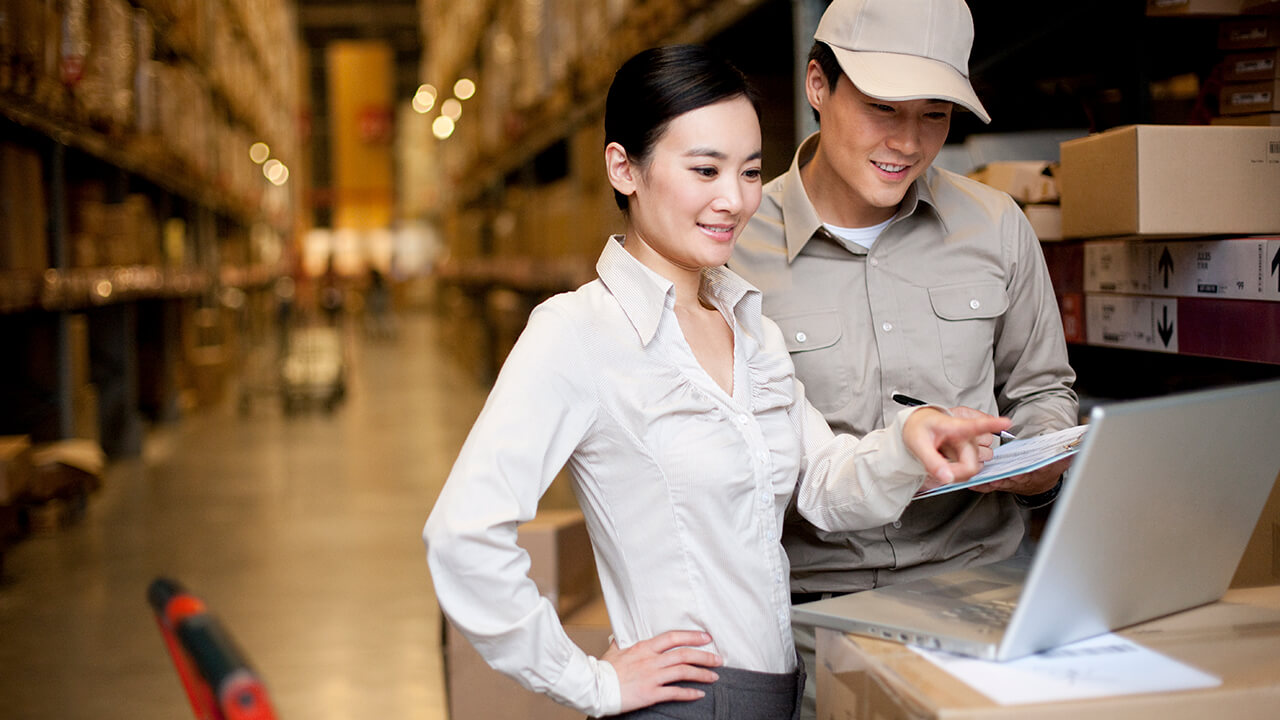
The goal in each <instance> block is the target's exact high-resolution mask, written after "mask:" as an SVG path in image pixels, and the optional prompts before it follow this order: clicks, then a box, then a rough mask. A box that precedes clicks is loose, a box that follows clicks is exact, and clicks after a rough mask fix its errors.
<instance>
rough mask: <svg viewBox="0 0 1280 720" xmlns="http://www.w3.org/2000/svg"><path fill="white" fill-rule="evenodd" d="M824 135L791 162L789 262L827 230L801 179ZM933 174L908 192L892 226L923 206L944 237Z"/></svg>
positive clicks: (785, 198)
mask: <svg viewBox="0 0 1280 720" xmlns="http://www.w3.org/2000/svg"><path fill="white" fill-rule="evenodd" d="M820 135H821V133H813V134H812V135H810V136H809V137H807V138H805V139H804V140H803V141H802V142H801V143H800V147H799V148H797V149H796V154H795V157H794V158H792V160H791V168H790V169H788V170H787V180H786V182H785V183H784V184H783V187H782V217H783V225H784V228H785V230H784V232H785V233H786V243H787V262H791V261H792V260H795V258H796V256H797V255H799V254H800V251H801V250H803V249H804V246H805V245H807V244H808V243H809V241H810V240H811V239H813V236H814V235H815V234H816V233H818V231H820V230H822V229H823V228H822V219H821V218H819V217H818V211H817V210H816V209H814V207H813V202H812V201H811V200H809V195H808V193H806V192H805V189H804V180H803V179H802V178H801V177H800V168H802V167H804V166H805V165H807V164H808V163H809V161H810V160H812V159H813V156H814V154H815V153H816V152H817V150H818V138H819V137H820ZM933 172H934V169H933V168H929V170H928V171H927V172H926V173H925V174H924V175H921V176H920V177H918V178H916V181H915V182H913V183H912V184H911V187H910V188H907V194H906V195H905V196H903V198H902V205H901V206H900V207H899V208H898V213H897V215H896V216H895V217H894V219H893V222H892V223H890V224H891V225H892V224H895V223H897V222H898V221H900V220H901V219H902V218H906V217H910V216H911V215H914V214H915V213H916V211H917V210H918V209H920V207H921V204H922V203H923V205H924V207H927V208H930V209H931V210H932V214H933V217H934V218H936V219H937V220H938V222H939V223H941V224H942V226H943V233H944V234H945V233H946V223H945V222H944V221H943V219H942V215H941V214H940V213H938V212H937V204H936V203H935V202H934V199H933V192H932V191H931V190H930V189H929V183H928V182H926V180H927V179H928V177H929V175H930V173H933ZM824 232H825V231H824Z"/></svg>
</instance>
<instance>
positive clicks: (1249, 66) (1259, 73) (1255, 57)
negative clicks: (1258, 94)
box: [1222, 48, 1280, 83]
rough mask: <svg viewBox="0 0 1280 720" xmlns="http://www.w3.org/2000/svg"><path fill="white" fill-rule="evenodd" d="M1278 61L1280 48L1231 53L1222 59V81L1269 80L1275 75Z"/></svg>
mask: <svg viewBox="0 0 1280 720" xmlns="http://www.w3.org/2000/svg"><path fill="white" fill-rule="evenodd" d="M1278 63H1280V48H1270V49H1268V50H1258V51H1255V52H1245V53H1232V54H1230V55H1228V56H1227V57H1225V58H1223V60H1222V81H1223V82H1227V83H1241V82H1257V81H1259V80H1271V79H1274V78H1275V77H1277V73H1276V66H1277V64H1278Z"/></svg>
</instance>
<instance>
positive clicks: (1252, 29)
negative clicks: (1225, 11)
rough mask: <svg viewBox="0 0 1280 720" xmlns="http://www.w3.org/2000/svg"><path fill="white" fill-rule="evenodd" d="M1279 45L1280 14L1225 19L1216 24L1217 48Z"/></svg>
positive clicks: (1251, 48)
mask: <svg viewBox="0 0 1280 720" xmlns="http://www.w3.org/2000/svg"><path fill="white" fill-rule="evenodd" d="M1273 47H1280V16H1275V15H1259V16H1256V17H1248V18H1241V19H1239V20H1227V21H1225V22H1223V23H1222V24H1221V25H1219V26H1218V49H1219V50H1254V49H1258V48H1273Z"/></svg>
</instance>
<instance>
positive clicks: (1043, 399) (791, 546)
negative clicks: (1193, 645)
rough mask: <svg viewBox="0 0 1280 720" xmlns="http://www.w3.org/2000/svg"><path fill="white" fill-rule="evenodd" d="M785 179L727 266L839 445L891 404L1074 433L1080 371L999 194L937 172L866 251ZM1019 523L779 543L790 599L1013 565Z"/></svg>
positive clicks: (794, 168)
mask: <svg viewBox="0 0 1280 720" xmlns="http://www.w3.org/2000/svg"><path fill="white" fill-rule="evenodd" d="M817 142H818V135H817V134H814V135H812V136H810V137H809V138H807V139H806V140H805V141H804V142H803V143H802V144H801V146H800V148H799V150H798V151H797V152H796V156H795V159H794V160H793V162H792V165H791V168H790V170H788V171H787V172H786V173H785V174H783V175H782V176H780V177H778V178H776V179H775V180H773V181H771V182H770V183H769V184H768V185H766V186H765V188H764V200H763V202H762V203H761V206H760V209H759V211H757V213H756V215H755V216H754V217H753V218H752V220H751V222H750V223H749V224H748V226H747V228H746V229H745V230H744V231H743V234H742V236H741V238H740V239H739V240H738V246H737V250H736V251H735V253H734V256H733V259H732V260H731V261H730V267H731V268H732V269H733V270H734V271H736V272H737V273H739V274H740V275H741V276H742V277H744V278H746V279H747V281H749V282H751V283H752V284H753V285H755V286H756V287H757V288H759V289H760V290H761V291H762V292H763V294H764V312H765V314H766V315H767V316H768V317H770V318H771V319H773V320H774V322H776V323H777V324H778V326H779V327H780V328H781V329H782V332H783V336H784V338H785V340H786V343H787V349H788V350H789V351H790V353H791V357H792V360H793V361H794V363H795V367H796V375H797V377H798V378H799V379H800V380H801V381H802V382H803V383H804V384H805V387H806V389H807V395H808V397H809V400H810V401H811V402H812V403H813V405H814V406H816V407H817V408H818V409H819V410H821V411H822V413H823V415H824V416H825V417H826V419H827V422H829V423H830V424H831V427H832V429H833V430H835V431H836V432H847V433H853V434H855V435H863V434H866V433H868V432H871V431H872V430H875V429H877V428H881V427H884V426H885V425H886V424H888V423H891V422H892V421H893V418H894V417H895V416H896V414H897V412H898V410H900V406H899V405H898V404H897V403H895V402H894V401H893V400H892V399H890V398H891V396H892V395H893V394H894V393H898V392H901V393H905V394H907V395H910V396H913V397H916V398H919V399H922V400H925V401H927V402H931V403H937V404H939V405H944V406H948V407H951V406H956V405H965V406H968V407H972V408H977V409H979V410H982V411H984V412H988V413H993V414H995V413H999V414H1003V415H1007V416H1009V417H1011V418H1012V419H1013V427H1012V428H1011V431H1012V432H1013V433H1014V434H1016V435H1020V436H1032V435H1038V434H1041V433H1044V432H1048V431H1051V430H1057V429H1061V428H1065V427H1069V426H1071V425H1075V424H1076V422H1077V416H1078V412H1079V410H1078V400H1077V398H1076V395H1075V392H1074V391H1073V390H1072V389H1071V385H1072V383H1073V382H1074V381H1075V373H1074V372H1073V371H1072V369H1071V367H1070V365H1069V364H1068V361H1067V349H1066V341H1065V338H1064V336H1063V332H1062V321H1061V317H1060V316H1059V312H1058V305H1057V302H1056V300H1055V298H1054V294H1053V288H1052V285H1051V283H1050V280H1049V273H1048V269H1047V268H1046V266H1045V262H1044V255H1043V253H1042V251H1041V249H1040V244H1039V241H1038V240H1037V239H1036V236H1035V233H1034V232H1033V231H1032V229H1031V226H1030V224H1029V223H1028V222H1027V220H1026V217H1025V216H1024V215H1023V213H1022V211H1021V210H1020V209H1019V208H1018V206H1017V204H1016V203H1015V202H1014V201H1013V200H1012V198H1010V197H1009V196H1008V195H1007V194H1005V193H1003V192H1000V191H997V190H994V189H992V188H990V187H988V186H985V185H982V184H981V183H978V182H975V181H972V180H969V179H968V178H965V177H962V176H959V175H956V174H954V173H950V172H947V171H945V170H940V169H937V168H930V169H929V171H928V172H927V173H926V175H925V176H923V177H921V178H920V179H918V180H917V181H916V182H915V184H914V185H913V186H912V187H911V188H910V190H908V192H907V194H906V197H905V198H904V199H903V202H902V206H901V208H899V211H898V213H897V215H896V216H895V217H894V218H893V220H892V221H891V222H890V223H889V226H888V227H887V228H885V230H884V231H883V232H882V233H881V235H880V237H879V238H878V239H877V240H876V242H875V244H874V245H873V246H872V248H871V250H869V251H868V250H866V249H865V248H862V247H859V246H857V245H853V244H850V246H849V247H845V246H844V245H842V244H841V243H840V242H839V241H837V240H836V239H835V238H834V237H833V236H832V235H831V234H830V233H829V232H828V231H827V230H826V229H825V228H823V227H822V223H821V221H820V220H819V219H818V215H817V212H816V210H815V209H814V207H813V204H812V203H811V202H810V201H809V198H808V196H807V195H806V194H805V190H804V186H803V183H802V180H801V178H800V168H801V167H802V166H803V165H804V163H806V162H808V160H809V159H811V158H812V157H813V153H814V150H815V149H816V147H817ZM1025 515H1026V513H1025V511H1024V510H1023V509H1022V508H1021V507H1020V506H1019V505H1018V503H1017V502H1016V501H1015V498H1014V496H1013V495H1011V494H1009V493H1003V492H996V493H987V494H983V493H977V492H973V491H970V490H961V491H957V492H953V493H947V494H944V495H940V496H936V497H933V498H929V499H926V500H921V501H917V502H913V503H912V504H911V505H909V506H908V507H907V509H906V511H905V513H904V514H903V515H902V517H901V518H900V519H899V520H898V521H896V522H894V523H892V524H891V525H886V526H883V527H880V528H876V529H872V530H863V531H858V532H849V533H832V532H824V531H822V530H819V529H817V528H815V527H813V526H812V525H810V524H809V523H806V522H804V521H803V520H802V519H800V518H799V517H796V516H794V515H793V516H792V517H791V518H789V520H788V523H787V526H786V528H785V529H784V533H785V534H784V538H783V540H784V544H785V546H786V550H787V553H788V555H789V557H790V560H791V570H792V574H791V578H792V582H791V586H792V590H793V591H795V592H832V591H840V592H848V591H856V590H864V589H868V588H872V587H876V586H878V585H886V584H890V583H894V582H901V581H904V580H910V579H914V578H917V577H922V576H925V575H931V574H934V573H937V572H942V571H946V570H952V569H956V568H960V567H964V566H967V565H973V564H978V563H986V562H993V561H995V560H1000V559H1003V558H1006V557H1008V556H1010V555H1011V554H1013V552H1014V551H1015V550H1016V549H1017V546H1018V543H1019V542H1020V541H1021V539H1022V536H1023V533H1024V527H1025Z"/></svg>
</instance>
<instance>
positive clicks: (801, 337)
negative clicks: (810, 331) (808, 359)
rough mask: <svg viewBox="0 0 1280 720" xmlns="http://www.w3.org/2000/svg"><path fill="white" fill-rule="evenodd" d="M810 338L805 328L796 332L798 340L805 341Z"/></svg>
mask: <svg viewBox="0 0 1280 720" xmlns="http://www.w3.org/2000/svg"><path fill="white" fill-rule="evenodd" d="M808 339H809V336H808V335H805V334H804V331H803V330H801V331H800V332H798V333H796V342H804V341H805V340H808Z"/></svg>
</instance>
